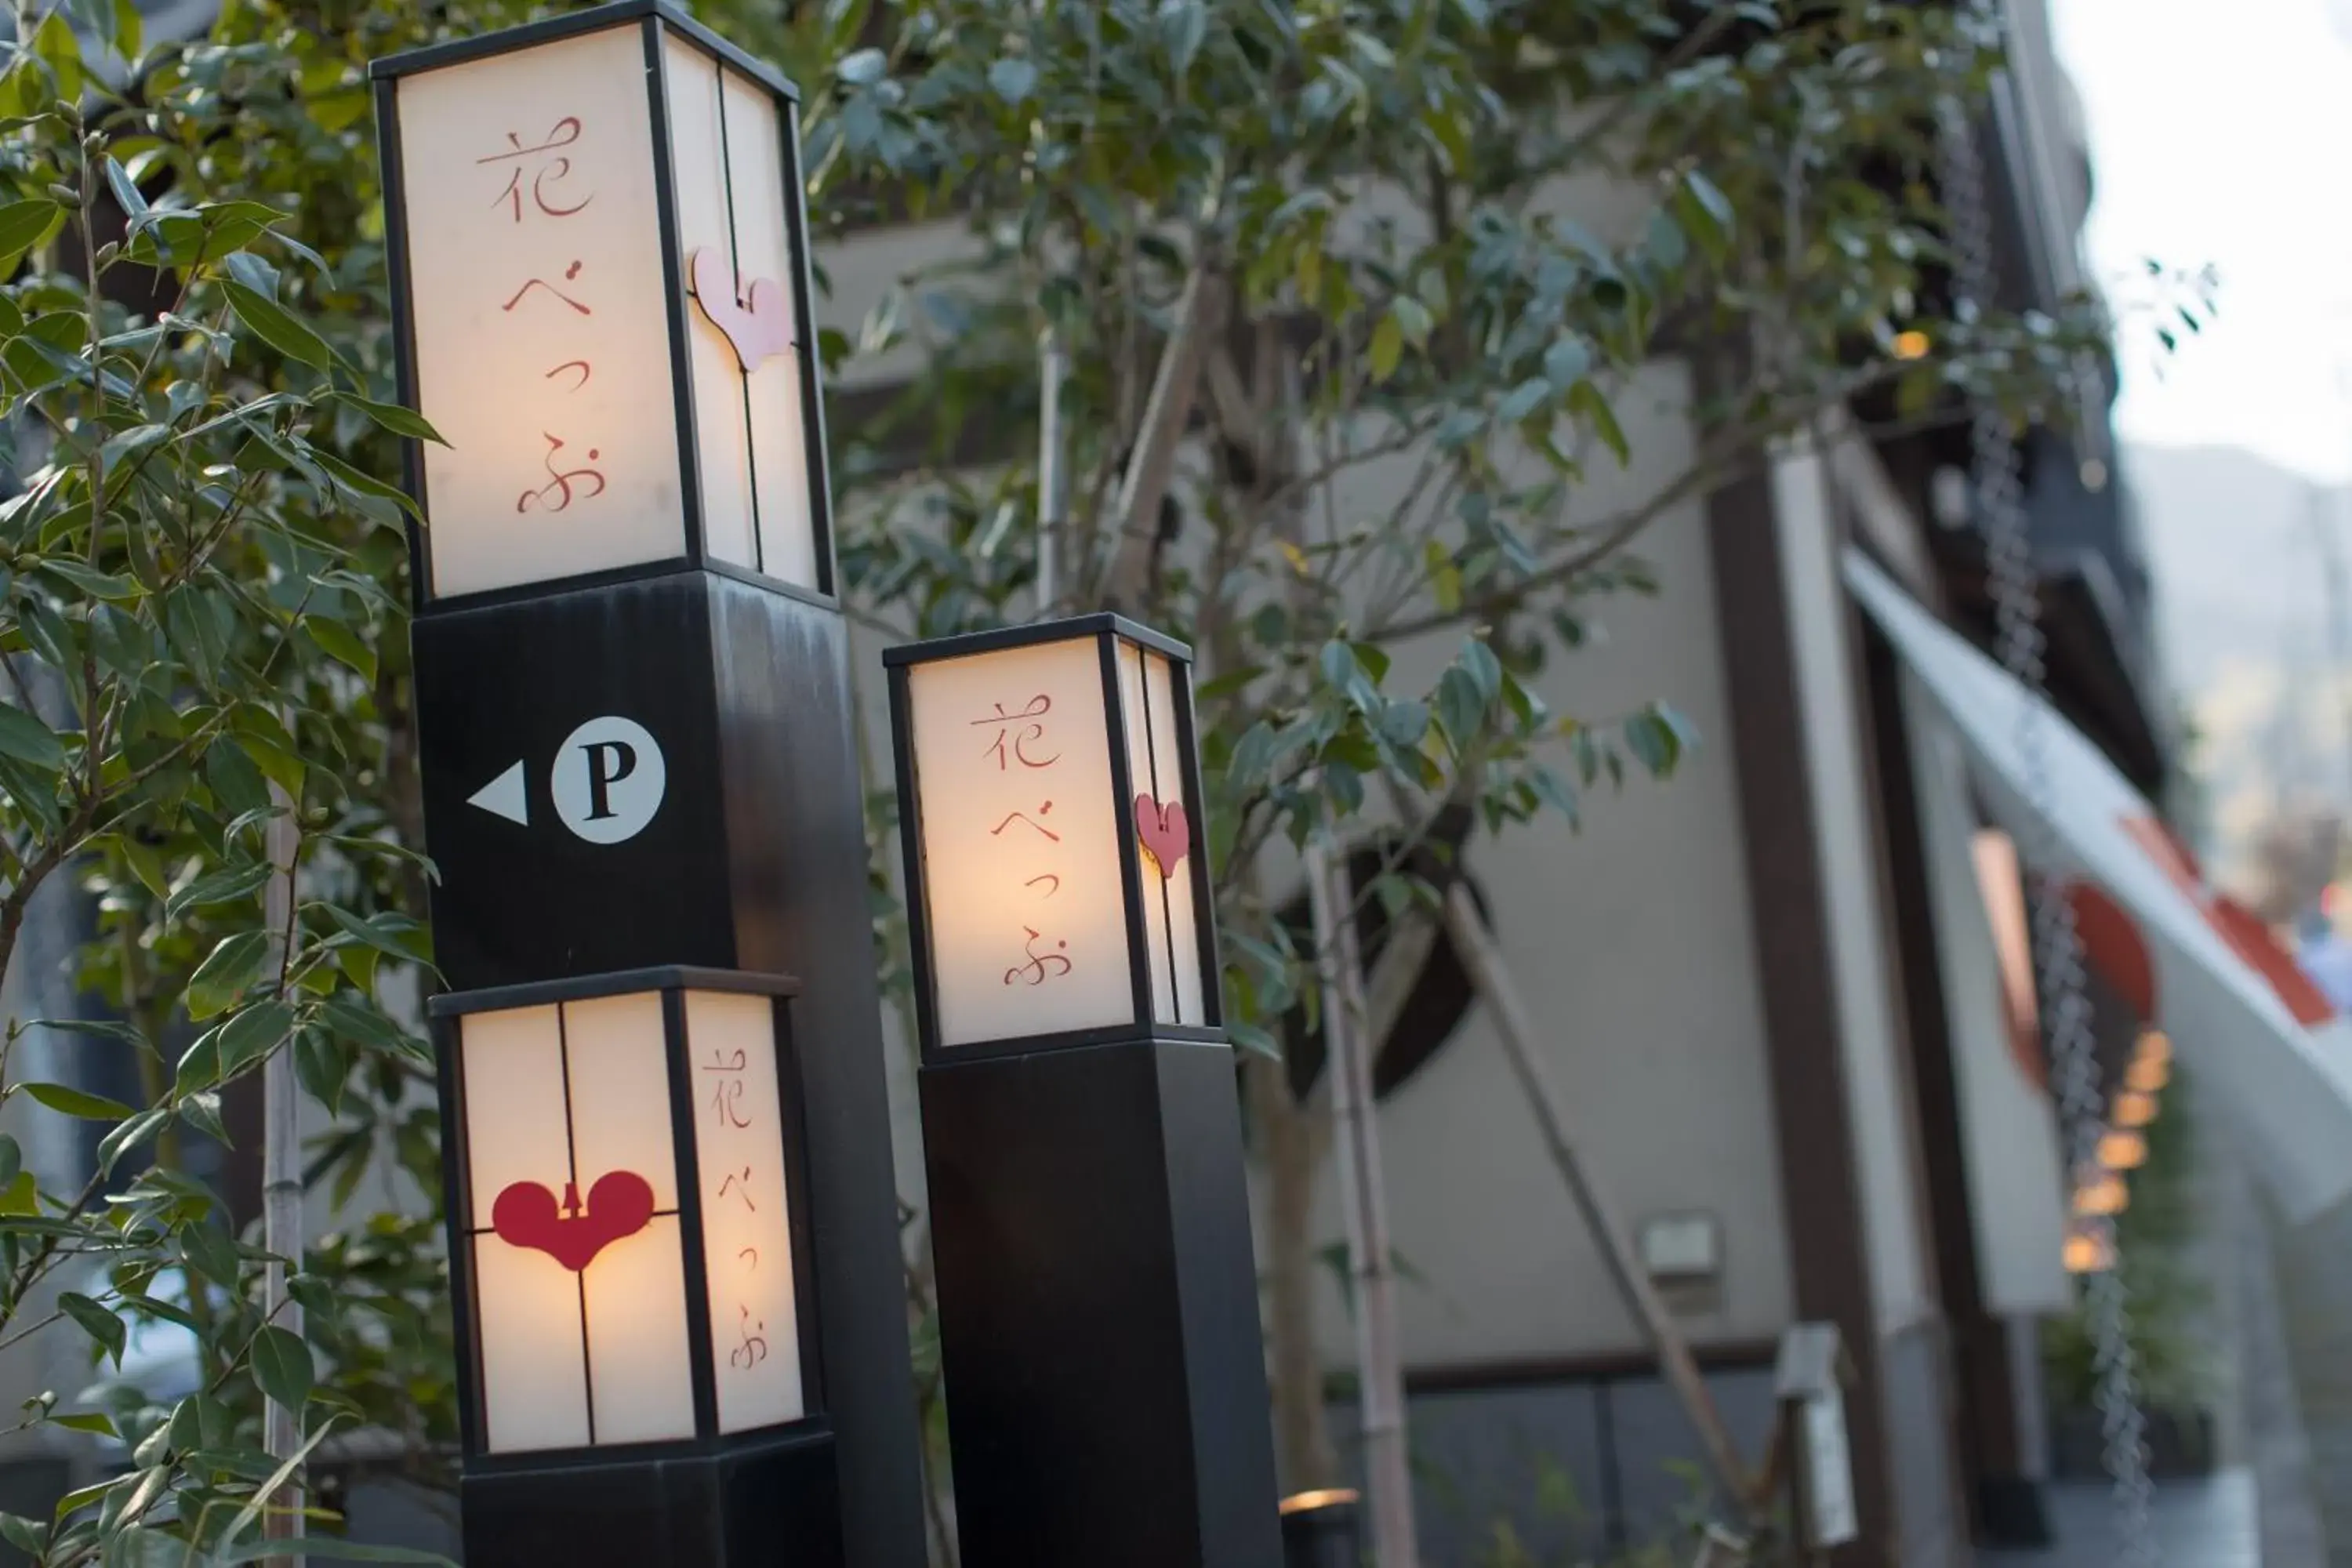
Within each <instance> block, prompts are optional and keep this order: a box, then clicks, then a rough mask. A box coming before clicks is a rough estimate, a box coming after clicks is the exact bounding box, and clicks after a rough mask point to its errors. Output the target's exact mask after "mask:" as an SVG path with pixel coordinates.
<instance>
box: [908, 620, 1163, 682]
mask: <svg viewBox="0 0 2352 1568" xmlns="http://www.w3.org/2000/svg"><path fill="white" fill-rule="evenodd" d="M1106 633H1108V634H1109V635H1110V636H1113V637H1124V638H1126V639H1127V640H1128V641H1129V642H1131V643H1138V644H1140V645H1141V646H1142V647H1148V648H1150V649H1151V650H1152V651H1153V652H1155V653H1162V654H1166V655H1167V656H1168V657H1169V658H1173V659H1179V660H1181V661H1182V662H1183V663H1186V664H1190V663H1192V645H1191V644H1189V643H1181V642H1178V641H1177V640H1176V639H1175V638H1174V637H1166V636H1163V635H1162V634H1160V633H1159V632H1155V631H1153V630H1152V629H1151V628H1150V626H1139V625H1138V624H1137V623H1136V622H1134V621H1130V620H1129V619H1128V618H1127V617H1126V616H1119V615H1113V614H1111V613H1110V612H1108V611H1103V612H1100V613H1097V614H1096V615H1091V616H1069V617H1068V618H1066V619H1064V620H1058V621H1038V622H1036V623H1034V625H1031V626H1000V627H998V628H997V629H996V630H994V631H986V632H966V633H965V634H964V635H962V636H961V637H934V638H932V639H930V640H929V641H928V642H910V643H901V644H899V645H898V647H893V648H885V649H883V651H882V663H883V665H884V666H885V667H886V668H893V669H895V668H899V667H900V666H902V665H916V664H935V663H937V662H938V661H939V660H940V659H943V658H965V657H967V656H968V655H971V654H976V653H1003V651H1004V650H1005V649H1007V648H1015V647H1036V646H1037V645H1038V644H1040V643H1051V642H1076V641H1077V640H1078V639H1079V638H1081V637H1101V636H1103V635H1104V634H1106Z"/></svg>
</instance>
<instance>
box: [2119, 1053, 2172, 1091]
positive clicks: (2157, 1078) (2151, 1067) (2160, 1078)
mask: <svg viewBox="0 0 2352 1568" xmlns="http://www.w3.org/2000/svg"><path fill="white" fill-rule="evenodd" d="M2171 1081H2172V1068H2171V1066H2170V1065H2169V1064H2168V1063H2166V1062H2160V1061H2149V1060H2146V1059H2142V1060H2139V1061H2136V1062H2134V1063H2132V1065H2131V1066H2130V1067H2128V1068H2125V1069H2124V1084H2125V1087H2126V1088H2128V1089H2137V1090H2139V1091H2140V1092H2141V1093H2142V1094H2154V1093H2155V1092H2156V1091H2157V1090H2158V1089H2162V1088H2163V1087H2164V1086H2165V1085H2166V1084H2168V1083H2170V1082H2171Z"/></svg>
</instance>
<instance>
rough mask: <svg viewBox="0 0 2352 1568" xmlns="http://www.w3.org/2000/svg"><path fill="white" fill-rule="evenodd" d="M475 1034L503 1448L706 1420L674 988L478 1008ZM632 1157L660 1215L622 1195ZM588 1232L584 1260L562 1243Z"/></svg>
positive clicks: (492, 1422)
mask: <svg viewBox="0 0 2352 1568" xmlns="http://www.w3.org/2000/svg"><path fill="white" fill-rule="evenodd" d="M460 1040H461V1045H460V1047H459V1049H460V1052H461V1058H462V1067H461V1070H462V1072H463V1077H464V1086H465V1087H464V1102H465V1107H466V1148H467V1176H468V1186H469V1191H470V1194H471V1200H472V1201H471V1205H470V1206H471V1208H472V1217H473V1228H472V1232H471V1236H470V1243H471V1247H472V1251H473V1264H474V1296H475V1299H476V1302H477V1308H478V1314H479V1315H478V1321H477V1329H476V1333H477V1342H478V1350H479V1356H480V1361H481V1369H482V1391H481V1392H482V1407H483V1415H484V1420H485V1427H486V1430H487V1433H488V1448H489V1451H490V1452H492V1453H503V1452H509V1451H514V1450H521V1449H534V1448H575V1447H590V1446H592V1445H594V1444H599V1443H625V1442H651V1441H663V1440H669V1439H676V1438H684V1437H691V1436H694V1385H693V1381H692V1377H691V1373H690V1371H689V1368H688V1350H687V1335H686V1303H685V1295H684V1279H685V1276H684V1272H683V1268H684V1265H683V1259H682V1256H681V1252H680V1242H679V1236H678V1225H677V1206H678V1205H677V1160H676V1157H675V1155H674V1154H673V1152H672V1149H673V1145H672V1143H671V1141H670V1117H669V1073H668V1066H667V1060H666V1051H665V1047H664V1043H663V1037H662V1019H661V1002H660V998H658V997H657V996H653V995H640V996H617V997H610V998H604V999H601V1000H597V1001H590V1002H574V1003H566V1004H564V1005H562V1006H560V1007H556V1006H548V1007H527V1008H518V1009H514V1010H512V1011H509V1012H499V1013H482V1014H477V1015H474V1016H468V1017H467V1018H465V1019H464V1020H463V1021H462V1024H461V1034H460ZM616 1173H617V1174H618V1175H619V1176H621V1177H622V1178H623V1179H626V1178H629V1177H634V1178H635V1179H637V1180H639V1181H642V1182H643V1183H644V1184H645V1185H646V1188H647V1189H649V1191H650V1194H651V1195H650V1202H649V1209H650V1212H649V1213H648V1212H646V1211H644V1210H630V1209H616V1208H613V1207H609V1206H607V1205H608V1203H610V1202H613V1201H616V1200H615V1199H614V1198H613V1197H611V1196H610V1195H609V1194H615V1193H616V1192H617V1189H616V1188H614V1187H613V1186H609V1185H600V1183H602V1182H603V1181H604V1178H606V1177H607V1176H613V1175H615V1174H616ZM534 1209H535V1211H536V1212H535V1214H534V1213H533V1212H532V1211H533V1210H534ZM518 1216H520V1217H518ZM624 1227H625V1228H624ZM583 1236H588V1237H593V1240H594V1243H595V1244H594V1245H593V1247H588V1246H587V1245H586V1244H582V1245H583V1247H584V1249H586V1250H587V1251H588V1254H589V1255H588V1256H587V1258H585V1259H584V1261H583V1266H582V1267H580V1268H572V1267H571V1266H570V1265H569V1264H568V1263H567V1262H566V1261H565V1260H563V1259H562V1258H558V1257H557V1256H555V1254H554V1253H553V1252H551V1251H550V1250H548V1248H549V1247H558V1248H561V1247H564V1246H567V1245H571V1244H572V1243H574V1242H575V1241H576V1240H577V1238H579V1237H583ZM575 1260H578V1259H577V1258H576V1255H575Z"/></svg>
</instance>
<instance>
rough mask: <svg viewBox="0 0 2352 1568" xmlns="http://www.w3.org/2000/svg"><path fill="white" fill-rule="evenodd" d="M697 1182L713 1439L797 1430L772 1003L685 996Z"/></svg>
mask: <svg viewBox="0 0 2352 1568" xmlns="http://www.w3.org/2000/svg"><path fill="white" fill-rule="evenodd" d="M686 1037H687V1057H688V1062H689V1063H690V1064H691V1065H692V1068H693V1075H694V1094H695V1110H694V1143H695V1173H696V1179H697V1180H698V1182H699V1183H700V1184H701V1189H702V1191H701V1204H702V1256H703V1269H704V1286H705V1295H706V1301H705V1310H706V1311H707V1312H708V1314H709V1322H710V1355H711V1363H712V1365H711V1382H712V1384H713V1385H714V1386H715V1387H716V1389H717V1391H718V1406H719V1431H721V1432H741V1431H746V1430H748V1429H750V1428H752V1427H755V1426H779V1425H782V1423H784V1422H787V1421H797V1420H799V1419H800V1418H801V1416H802V1415H803V1414H805V1413H806V1409H807V1405H806V1400H805V1397H804V1395H803V1390H802V1384H801V1354H800V1338H799V1333H798V1330H797V1328H796V1325H797V1323H798V1322H799V1311H798V1303H797V1301H796V1300H795V1290H794V1286H793V1237H792V1225H791V1219H790V1209H789V1202H790V1197H791V1194H790V1192H789V1182H790V1179H791V1177H790V1173H789V1172H788V1171H787V1169H786V1167H785V1162H784V1147H785V1145H784V1127H783V1114H784V1110H783V1106H784V1102H783V1097H782V1094H781V1093H780V1092H779V1091H778V1088H777V1083H776V1017H775V1003H774V1002H773V1001H772V999H770V998H769V997H766V996H746V995H734V994H719V993H715V992H703V991H690V992H688V993H687V997H686Z"/></svg>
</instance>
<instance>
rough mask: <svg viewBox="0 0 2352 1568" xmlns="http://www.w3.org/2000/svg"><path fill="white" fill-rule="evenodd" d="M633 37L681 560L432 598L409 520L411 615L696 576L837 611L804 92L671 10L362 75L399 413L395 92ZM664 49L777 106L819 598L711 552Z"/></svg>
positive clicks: (440, 51) (486, 44)
mask: <svg viewBox="0 0 2352 1568" xmlns="http://www.w3.org/2000/svg"><path fill="white" fill-rule="evenodd" d="M633 25H634V26H637V27H638V28H640V29H641V30H642V32H643V35H644V38H645V47H646V91H647V93H648V95H649V103H650V109H651V121H652V138H653V142H654V147H653V153H654V159H653V163H654V188H655V200H656V208H657V210H658V213H659V216H660V225H661V247H662V268H663V278H664V283H665V290H666V310H667V330H668V339H669V376H670V386H671V391H672V394H673V397H672V408H673V416H674V417H675V419H676V421H677V453H678V484H679V489H680V495H681V513H682V520H683V524H684V541H683V542H684V549H683V551H682V552H681V553H679V554H677V555H675V556H670V557H667V558H664V559H660V560H654V561H646V562H640V563H634V564H630V565H625V566H615V567H610V568H605V569H601V570H596V571H590V572H583V573H577V574H559V575H554V576H550V577H547V578H543V579H536V580H533V581H531V582H529V583H521V584H510V585H507V586H502V587H496V588H488V589H484V590H480V591H475V592H467V593H461V594H452V595H440V594H436V593H435V592H434V589H433V542H432V532H431V530H430V528H429V527H428V526H427V525H426V523H424V522H420V521H417V520H416V519H415V518H414V517H412V518H410V519H408V520H407V530H408V547H409V559H410V562H411V584H410V590H411V599H412V607H413V608H414V609H415V611H416V612H417V613H418V614H424V613H425V612H427V611H428V610H430V609H433V608H436V607H449V608H460V607H469V606H474V605H495V604H505V603H510V602H513V601H517V600H522V599H530V598H538V597H541V596H543V595H547V594H549V593H550V592H552V591H557V590H568V589H574V588H591V587H596V586H601V585H604V584H619V583H632V582H639V581H644V580H646V579H651V578H657V577H665V576H669V575H672V574H677V573H679V572H682V571H696V570H700V571H708V572H713V573H717V574H720V575H722V576H728V577H735V578H740V579H741V580H743V581H745V582H750V583H755V584H759V585H760V586H761V587H765V588H769V589H772V590H774V591H776V592H778V593H782V594H785V595H791V596H793V597H796V598H803V599H808V600H810V601H812V602H814V603H816V604H819V605H826V606H833V605H836V604H837V603H838V599H837V592H836V583H837V575H836V574H837V567H836V564H835V559H834V530H833V487H832V479H831V474H830V471H829V468H828V463H827V457H826V444H825V428H824V397H823V396H822V395H821V389H820V386H819V366H818V363H817V362H818V353H817V336H816V327H815V321H814V305H813V303H812V301H813V299H814V287H815V285H814V269H813V268H812V266H811V262H810V255H809V223H808V202H807V193H806V190H805V188H804V186H803V176H802V173H801V170H802V160H801V147H800V130H799V115H798V110H799V108H800V102H801V95H800V89H799V88H798V87H796V86H794V85H793V82H792V80H791V79H789V78H787V77H785V76H784V75H783V74H782V72H780V71H778V70H777V69H776V68H774V67H772V66H771V65H769V64H768V63H767V62H766V61H764V60H761V59H760V58H757V57H755V56H752V55H750V54H747V53H745V52H744V51H743V50H741V49H740V48H738V47H735V46H734V45H733V44H730V43H729V42H728V41H727V40H726V39H725V38H722V37H719V35H718V34H717V33H714V32H712V31H711V30H710V29H709V27H706V26H703V25H702V24H701V23H699V22H698V21H696V20H695V19H694V18H693V17H692V16H689V15H688V13H687V12H686V10H685V9H684V8H683V7H682V6H681V5H677V3H676V0H611V3H609V4H606V5H596V6H593V7H591V8H589V9H587V10H584V11H575V12H572V13H570V14H569V15H565V16H550V17H547V18H544V19H542V20H540V21H536V22H530V23H526V24H524V25H522V26H517V27H510V28H507V29H505V30H503V31H500V32H497V33H491V34H487V35H485V36H483V37H476V38H466V39H459V40H457V41H454V42H451V43H446V44H436V45H433V46H431V47H426V48H421V49H412V50H409V51H406V52H404V53H402V54H397V55H390V56H386V57H384V58H381V59H378V60H375V61H373V62H372V63H371V64H370V66H369V69H368V74H369V77H370V78H371V79H372V80H373V82H374V83H375V109H376V126H377V135H378V140H379V143H380V146H381V152H382V161H383V191H384V204H383V205H384V258H385V264H386V266H387V268H388V269H389V271H390V274H391V280H392V324H393V353H394V374H395V378H396V383H395V384H396V385H397V387H398V402H399V403H400V405H401V406H403V407H404V408H411V409H414V408H415V407H416V406H417V374H416V357H417V355H416V341H415V339H416V329H415V295H414V292H413V290H412V288H411V280H410V273H409V259H408V258H409V252H410V240H409V232H408V216H407V210H406V203H405V201H404V192H405V188H406V186H405V180H406V172H405V170H404V167H403V163H402V153H401V142H400V109H399V93H398V85H399V81H400V79H402V78H404V77H410V76H415V75H417V74H419V73H421V72H425V71H430V70H436V69H440V68H445V67H448V66H456V65H464V64H468V63H471V62H474V61H478V60H486V59H491V58H497V57H499V56H500V55H508V54H514V53H517V52H519V51H521V50H524V49H530V48H534V47H539V46H541V45H545V44H551V43H556V42H559V41H561V40H563V39H567V38H572V37H582V36H584V35H586V34H590V33H595V32H600V31H604V30H606V29H609V28H615V27H624V26H633ZM671 36H675V37H680V38H683V39H685V40H687V41H688V42H689V43H691V44H692V45H693V46H694V47H697V48H698V49H700V50H701V51H702V52H703V53H705V54H707V55H709V56H710V57H711V58H713V59H714V60H716V61H717V62H718V64H719V68H721V69H722V70H724V71H733V72H735V73H737V74H739V75H740V76H742V77H744V78H746V79H749V80H751V81H752V82H756V83H757V84H759V85H760V86H761V87H762V88H764V89H766V90H767V91H768V93H769V94H770V95H771V96H772V97H773V98H774V99H775V100H777V121H778V123H779V124H780V125H781V127H782V132H783V135H782V141H783V145H782V149H781V151H780V158H781V166H782V170H783V173H784V176H785V180H786V183H787V184H788V185H789V187H790V188H789V189H788V190H787V191H786V192H785V193H784V202H783V207H784V214H785V223H786V229H785V232H786V237H787V244H788V246H789V247H790V250H791V252H792V256H791V262H792V266H793V334H794V340H795V341H794V344H793V347H794V349H795V352H796V357H797V359H798V361H799V368H800V407H801V423H802V431H801V439H802V446H803V452H804V454H805V458H804V461H805V462H806V464H807V470H806V471H807V476H808V488H809V498H808V506H809V527H810V530H811V532H812V534H813V536H814V537H813V541H812V542H813V545H814V552H815V558H816V574H817V581H816V583H815V584H814V586H810V585H804V584H796V583H790V582H786V581H784V580H783V579H782V578H778V577H773V576H770V575H768V574H766V573H764V572H762V571H761V570H759V569H758V568H757V566H756V565H754V566H745V565H743V564H742V563H738V562H732V561H725V560H721V559H719V558H718V557H716V556H714V555H712V554H711V553H710V552H709V549H708V548H707V537H708V527H707V519H706V517H705V513H704V500H703V484H702V462H701V452H700V447H699V444H698V437H697V428H698V426H697V424H696V419H695V405H694V385H693V380H694V378H693V368H692V365H691V363H690V357H689V356H690V349H689V346H688V344H689V335H688V334H689V332H690V331H691V321H690V316H691V312H692V310H693V309H694V307H693V304H692V302H691V300H690V298H689V296H688V289H687V284H688V279H687V277H686V267H685V258H683V257H682V256H681V255H680V240H679V232H678V231H679V223H678V200H677V180H676V175H675V171H674V169H673V167H672V163H671V157H670V153H671V141H670V131H669V127H670V122H671V113H670V105H669V93H668V84H667V74H666V72H665V70H664V68H663V48H662V45H663V40H664V38H665V37H671ZM402 447H403V456H402V478H403V488H404V489H405V490H406V491H407V493H408V495H409V497H410V499H411V500H414V501H415V503H416V506H417V509H418V510H420V511H422V512H423V513H424V514H425V518H426V519H427V520H429V519H430V518H431V516H432V501H431V498H430V497H429V496H428V494H427V493H426V487H425V460H424V446H423V443H421V442H419V441H415V440H411V439H404V440H403V442H402ZM759 537H760V536H759V530H758V528H757V527H756V526H755V527H754V528H753V530H752V538H753V541H754V548H755V551H756V550H757V549H758V548H760V547H759V544H758V541H759Z"/></svg>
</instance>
